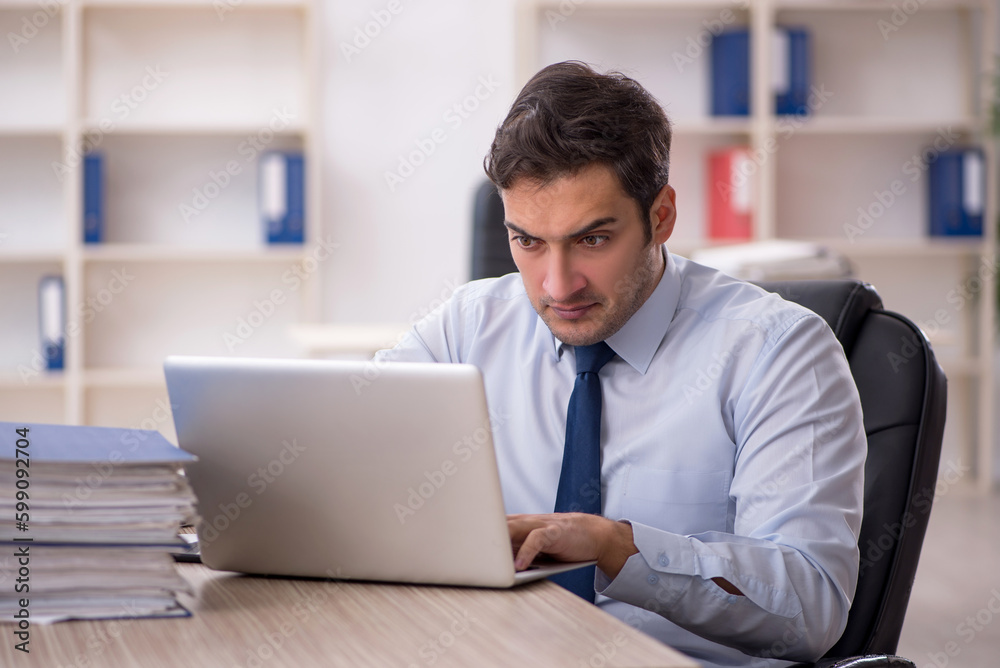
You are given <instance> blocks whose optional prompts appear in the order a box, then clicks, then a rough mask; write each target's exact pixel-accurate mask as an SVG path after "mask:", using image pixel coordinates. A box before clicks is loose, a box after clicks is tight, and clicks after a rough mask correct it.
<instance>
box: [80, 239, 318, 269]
mask: <svg viewBox="0 0 1000 668" xmlns="http://www.w3.org/2000/svg"><path fill="white" fill-rule="evenodd" d="M289 245H290V246H292V247H291V248H280V247H265V246H263V245H262V246H261V247H260V248H259V249H247V250H240V249H225V248H219V249H211V248H199V247H183V246H177V247H170V246H165V245H158V244H91V245H88V246H86V247H85V248H84V250H83V256H82V257H83V261H84V262H87V263H90V264H101V263H118V262H158V263H234V264H269V263H278V264H282V263H284V264H288V263H293V262H298V261H300V260H302V259H303V258H304V257H305V252H304V251H303V249H302V247H301V246H299V247H295V246H294V245H292V244H289Z"/></svg>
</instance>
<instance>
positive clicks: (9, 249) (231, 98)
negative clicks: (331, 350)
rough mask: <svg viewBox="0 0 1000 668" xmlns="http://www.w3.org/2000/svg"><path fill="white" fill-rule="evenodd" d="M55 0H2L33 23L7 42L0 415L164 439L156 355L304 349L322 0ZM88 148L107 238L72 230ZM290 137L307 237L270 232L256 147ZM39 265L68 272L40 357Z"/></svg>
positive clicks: (20, 24) (1, 132)
mask: <svg viewBox="0 0 1000 668" xmlns="http://www.w3.org/2000/svg"><path fill="white" fill-rule="evenodd" d="M51 5H52V7H53V8H56V9H55V10H54V11H50V12H49V13H46V11H45V10H44V9H43V7H42V5H41V4H39V3H36V2H27V1H20V0H18V1H11V0H0V30H2V33H3V34H4V35H8V33H15V34H21V31H25V34H26V35H27V39H26V41H24V42H19V48H18V49H17V50H16V51H15V50H14V49H13V48H8V45H6V44H5V48H4V49H0V89H2V90H4V97H5V102H4V104H3V105H0V309H2V312H3V313H4V314H5V315H6V316H7V322H8V326H6V327H5V328H4V335H3V338H2V340H3V346H0V419H3V420H42V421H49V422H64V423H71V424H102V425H110V426H125V427H138V426H141V427H146V428H157V429H161V430H162V431H163V432H164V433H165V434H167V436H168V437H173V432H172V425H171V424H170V420H169V416H168V417H167V418H166V419H161V417H162V415H161V414H162V412H163V411H162V406H163V402H164V401H165V400H166V388H165V384H164V381H163V375H162V363H163V358H164V357H165V356H166V355H169V354H199V355H240V356H265V355H266V356H298V355H300V354H301V349H300V347H299V346H298V345H297V344H296V343H295V342H294V341H293V340H292V339H291V338H289V337H288V336H287V330H288V329H289V328H290V327H291V326H292V325H293V324H296V323H308V322H315V321H317V320H318V319H319V312H320V304H321V302H320V295H319V288H320V286H321V283H322V281H321V280H320V279H319V278H318V276H317V274H318V273H319V271H318V266H317V261H316V249H317V241H318V240H320V239H321V238H322V237H321V229H320V222H319V221H320V197H319V186H320V177H319V167H320V162H321V161H320V158H319V155H320V154H319V146H320V137H319V127H320V118H319V115H318V102H319V101H318V98H317V92H316V91H317V86H316V85H315V82H316V81H317V76H316V69H317V67H318V58H319V49H318V32H317V31H318V20H317V17H316V12H317V11H318V10H317V7H316V5H315V3H314V0H241V1H240V2H233V3H218V2H212V1H211V0H160V1H157V0H117V1H111V0H64V1H63V2H60V3H51ZM40 12H41V14H40ZM43 16H44V18H43ZM26 17H27V19H28V21H29V22H31V23H33V24H34V25H35V27H36V29H35V30H30V29H25V27H24V26H25V23H24V20H25V18H26ZM5 41H7V40H6V39H5ZM84 147H93V148H94V149H96V150H97V151H99V152H101V153H102V154H103V155H104V185H105V199H104V203H105V207H104V210H105V221H104V241H103V243H100V244H84V243H83V242H82V224H81V215H82V185H83V177H82V166H81V164H80V156H81V155H82V154H83V152H84V151H83V148H84ZM288 149H297V150H301V151H303V153H304V154H305V160H306V165H307V166H306V198H307V202H306V230H305V236H306V242H305V243H304V244H301V245H290V244H289V245H285V244H280V245H271V246H269V245H267V244H266V242H265V241H264V230H263V228H262V225H261V223H260V220H259V218H260V217H259V214H258V209H257V163H258V159H259V156H260V154H261V152H262V151H265V150H288ZM54 163H55V164H60V163H61V164H62V165H64V166H65V167H64V168H62V169H59V170H56V169H54V168H53V164H54ZM57 172H61V173H57ZM223 173H225V176H223ZM60 177H61V178H60ZM199 193H200V194H201V195H202V196H203V199H201V200H198V201H199V202H200V203H202V204H203V206H196V205H195V201H196V197H197V196H198V194H199ZM185 204H186V205H188V206H189V207H191V208H190V209H188V210H185V209H184V208H183V206H182V205H185ZM191 210H193V211H194V212H195V213H194V214H193V215H192V214H191V213H190V211H191ZM324 257H325V255H324ZM48 274H59V275H62V276H63V278H64V281H65V286H66V306H67V309H66V310H67V314H66V315H67V327H68V331H69V334H70V335H69V336H68V337H67V340H66V361H65V367H66V368H65V370H64V371H61V372H46V371H44V370H43V371H41V372H39V373H34V372H33V371H34V367H35V366H37V365H36V364H34V362H36V361H37V351H38V348H39V334H38V331H37V324H36V323H37V321H38V307H37V299H38V296H37V295H38V282H39V280H40V278H41V277H42V276H45V275H48ZM275 296H277V297H279V299H278V301H276V302H272V301H271V300H272V298H274V297H275ZM248 320H249V322H250V323H253V324H252V325H251V324H249V323H248V325H247V327H246V328H244V329H243V330H242V332H243V333H247V332H249V335H248V336H246V337H245V339H244V338H243V337H238V340H236V342H235V343H234V340H233V339H232V338H229V339H227V338H226V335H227V334H235V333H236V332H237V331H238V330H239V328H240V322H241V321H243V322H246V321H248Z"/></svg>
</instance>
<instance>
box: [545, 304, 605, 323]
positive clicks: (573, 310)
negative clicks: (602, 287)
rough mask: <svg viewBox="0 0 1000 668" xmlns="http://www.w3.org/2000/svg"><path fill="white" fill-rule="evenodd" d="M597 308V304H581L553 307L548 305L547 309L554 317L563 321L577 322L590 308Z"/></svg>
mask: <svg viewBox="0 0 1000 668" xmlns="http://www.w3.org/2000/svg"><path fill="white" fill-rule="evenodd" d="M595 306H597V304H593V303H592V304H582V305H579V306H555V305H553V304H550V305H549V308H550V309H552V310H553V311H555V313H556V315H557V316H559V317H560V318H562V319H563V320H578V319H579V318H582V317H583V316H585V315H587V313H588V312H589V311H590V309H591V308H593V307H595Z"/></svg>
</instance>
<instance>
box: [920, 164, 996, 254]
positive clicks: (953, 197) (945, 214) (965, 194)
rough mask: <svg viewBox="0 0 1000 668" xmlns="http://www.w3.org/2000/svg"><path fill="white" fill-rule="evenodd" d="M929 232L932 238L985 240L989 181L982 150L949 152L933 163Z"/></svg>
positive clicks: (928, 172)
mask: <svg viewBox="0 0 1000 668" xmlns="http://www.w3.org/2000/svg"><path fill="white" fill-rule="evenodd" d="M927 178H928V187H927V191H928V195H929V203H928V204H929V206H928V231H929V232H930V234H931V235H932V236H982V234H983V206H984V204H985V196H986V181H985V170H984V162H983V152H982V150H981V149H979V148H958V149H949V150H947V151H944V152H943V153H941V154H940V155H939V156H938V157H937V159H936V160H934V161H933V162H931V163H930V167H929V169H928V170H927Z"/></svg>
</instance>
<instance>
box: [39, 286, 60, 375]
mask: <svg viewBox="0 0 1000 668" xmlns="http://www.w3.org/2000/svg"><path fill="white" fill-rule="evenodd" d="M65 319H66V295H65V289H64V286H63V279H62V276H43V277H42V280H41V281H39V282H38V331H39V339H40V340H41V341H40V342H41V346H42V355H43V356H44V357H45V368H46V369H48V370H49V371H59V370H61V369H63V368H64V367H65V355H66V336H65V331H66V327H65Z"/></svg>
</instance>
